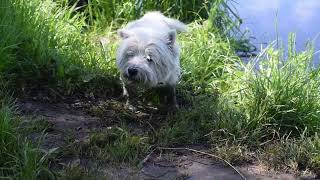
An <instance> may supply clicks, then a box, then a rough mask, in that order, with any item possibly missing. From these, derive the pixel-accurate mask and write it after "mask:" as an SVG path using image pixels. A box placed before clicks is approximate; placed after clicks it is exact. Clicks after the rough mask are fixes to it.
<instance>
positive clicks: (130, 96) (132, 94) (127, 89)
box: [122, 82, 137, 111]
mask: <svg viewBox="0 0 320 180" xmlns="http://www.w3.org/2000/svg"><path fill="white" fill-rule="evenodd" d="M122 88H123V96H124V98H125V100H126V106H127V107H128V108H129V109H130V110H131V111H136V110H137V108H136V107H135V106H134V105H133V104H134V100H135V98H136V97H137V93H136V87H134V86H132V85H129V84H125V83H124V82H123V83H122Z"/></svg>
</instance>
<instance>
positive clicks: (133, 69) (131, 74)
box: [128, 68, 138, 76]
mask: <svg viewBox="0 0 320 180" xmlns="http://www.w3.org/2000/svg"><path fill="white" fill-rule="evenodd" d="M128 74H129V76H135V75H137V74H138V69H136V68H129V69H128Z"/></svg>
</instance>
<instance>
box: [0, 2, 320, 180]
mask: <svg viewBox="0 0 320 180" xmlns="http://www.w3.org/2000/svg"><path fill="white" fill-rule="evenodd" d="M79 2H85V1H79ZM88 2H89V3H88V4H87V3H84V4H83V5H84V6H83V7H77V6H76V5H74V6H73V4H74V3H75V1H67V0H58V1H52V0H45V1H42V0H9V1H4V0H2V1H0V8H1V11H0V34H1V37H2V38H1V39H0V75H1V78H3V79H4V81H1V82H6V83H8V86H7V87H9V88H1V89H0V103H1V107H0V128H1V131H0V150H1V151H0V155H1V159H0V168H1V171H0V177H13V178H15V179H22V177H23V179H35V178H36V177H38V176H42V175H46V176H51V173H50V171H49V170H48V167H47V162H46V161H47V156H48V154H45V155H43V153H40V152H39V149H38V148H34V147H35V146H33V145H31V144H30V141H29V140H27V139H24V138H22V136H21V135H20V134H21V133H22V132H20V131H18V129H17V127H18V126H19V121H18V120H17V117H16V115H14V112H15V108H14V107H15V106H14V103H13V102H14V101H12V99H11V98H9V97H10V96H8V93H5V90H6V89H12V92H10V93H16V95H21V94H23V93H21V92H29V91H39V90H40V91H41V90H44V89H45V90H48V89H49V91H50V92H54V94H57V93H58V94H68V95H70V94H74V93H77V91H83V90H86V91H87V92H91V93H94V94H97V95H99V93H100V94H101V92H103V93H104V94H107V96H112V95H114V94H117V95H118V94H119V92H121V90H120V89H119V86H120V84H119V82H118V80H117V79H118V78H117V77H118V72H117V70H116V68H115V65H114V60H115V49H116V47H117V42H118V41H117V39H116V33H115V29H117V28H118V27H121V26H122V25H123V24H124V23H125V22H128V21H130V20H132V19H135V18H137V17H139V16H141V15H142V14H143V13H144V12H145V11H148V10H153V9H156V10H162V11H163V12H164V13H165V14H167V15H169V16H173V17H177V18H179V19H181V20H183V21H185V22H188V23H189V25H188V28H189V31H188V32H187V33H185V34H181V35H179V42H180V43H181V46H182V53H181V65H182V71H183V76H182V79H181V83H180V85H179V87H178V92H179V95H180V96H182V99H183V100H185V101H187V102H188V103H187V104H182V107H181V109H180V110H179V111H178V112H177V113H175V114H170V115H168V116H166V117H164V118H162V119H163V120H161V121H159V122H156V123H154V124H148V126H151V127H152V128H151V129H152V130H150V131H146V132H143V133H141V132H140V133H137V132H135V131H134V127H135V126H132V127H131V126H129V125H128V124H130V123H132V122H130V123H128V119H130V118H131V117H132V116H133V115H131V114H127V113H126V111H124V110H123V111H122V110H121V109H120V110H119V108H120V107H117V108H114V107H113V108H114V109H118V110H117V111H116V113H118V114H120V115H119V116H117V118H118V119H120V120H122V123H121V125H119V124H117V125H115V126H116V127H106V128H105V129H102V130H101V131H97V132H92V133H91V136H90V137H89V141H88V142H87V143H86V144H81V145H80V146H78V145H79V144H75V145H74V146H73V145H72V146H73V148H74V151H73V152H72V153H73V154H77V156H80V155H83V156H85V157H94V158H96V159H97V160H99V161H100V162H103V163H105V162H112V163H115V162H117V163H124V162H130V163H132V164H137V163H138V162H140V161H141V160H142V158H143V156H144V155H146V153H147V152H148V151H150V148H151V147H157V146H172V147H176V146H188V145H190V144H202V145H204V146H206V147H209V148H210V150H211V151H212V152H214V153H216V154H218V155H220V156H221V157H223V158H224V159H227V160H229V161H231V162H250V161H252V160H259V161H261V162H263V163H266V164H267V165H269V166H270V167H274V168H278V169H283V168H289V169H290V170H306V169H311V170H313V171H315V172H317V171H318V170H319V168H320V158H319V157H320V146H319V138H318V135H317V133H318V131H319V123H320V114H319V108H320V100H319V99H320V94H319V92H320V91H319V87H320V86H319V85H320V84H319V82H320V81H319V69H318V68H316V67H313V66H312V63H311V61H312V58H313V57H312V56H313V51H312V47H311V46H310V47H309V48H308V49H307V50H306V51H305V52H301V53H297V52H296V51H295V48H294V44H295V42H294V36H291V37H292V38H291V39H290V41H289V42H288V43H289V49H288V54H287V55H285V53H284V52H285V50H284V49H281V48H280V49H275V48H273V47H272V46H271V45H270V47H268V48H266V49H265V50H263V51H262V52H261V54H260V55H258V56H257V57H256V58H255V60H254V61H252V62H249V63H248V64H244V63H242V62H241V60H240V58H239V57H238V56H237V55H236V51H239V50H243V51H250V50H251V49H250V47H251V46H250V44H248V42H247V41H246V40H243V39H240V40H239V39H237V38H235V34H236V33H239V31H238V30H237V28H238V25H239V19H238V17H236V15H235V14H233V12H232V11H231V10H230V9H228V8H227V3H226V1H224V0H212V1H178V4H176V3H177V2H176V1H172V0H165V1H159V2H158V1H148V2H146V1H133V0H123V1H102V0H92V1H88ZM79 8H80V10H79ZM102 37H103V38H102ZM108 108H110V107H109V106H108ZM98 110H99V109H98ZM108 110H109V109H108ZM95 112H96V114H99V115H98V116H104V115H105V113H108V112H109V111H104V110H103V109H102V110H99V111H95ZM134 116H135V120H137V119H139V118H140V117H138V115H134ZM161 117H162V116H161ZM37 122H39V121H37ZM135 123H136V124H138V122H135ZM139 123H140V124H141V123H146V122H141V121H140V122H139ZM148 123H149V121H148ZM123 124H124V125H123ZM108 125H109V124H108ZM36 126H45V127H46V126H47V124H45V123H39V124H38V125H36ZM153 126H154V127H153ZM30 129H36V130H39V129H38V128H37V127H34V126H29V129H28V128H25V130H30ZM40 129H42V128H40ZM88 172H89V171H86V170H82V169H78V168H76V167H70V168H67V169H65V174H62V175H61V178H62V179H63V178H65V179H68V178H79V177H82V176H84V175H85V176H88V178H89V177H91V176H90V175H88V174H89V173H88ZM59 177H60V176H59Z"/></svg>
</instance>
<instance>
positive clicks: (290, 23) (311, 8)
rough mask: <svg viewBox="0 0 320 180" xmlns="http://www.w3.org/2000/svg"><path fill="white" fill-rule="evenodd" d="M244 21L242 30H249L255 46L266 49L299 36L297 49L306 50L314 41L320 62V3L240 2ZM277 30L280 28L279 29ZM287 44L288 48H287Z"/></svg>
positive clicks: (317, 0)
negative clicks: (309, 43) (309, 41)
mask: <svg viewBox="0 0 320 180" xmlns="http://www.w3.org/2000/svg"><path fill="white" fill-rule="evenodd" d="M235 2H236V3H234V4H233V6H235V7H236V9H237V11H238V13H239V15H240V17H241V18H242V20H243V24H242V30H245V29H248V30H249V32H250V35H251V36H254V37H255V38H256V39H252V42H253V44H254V45H256V46H257V47H258V49H259V48H260V47H261V44H264V45H263V47H265V46H266V44H267V43H270V42H272V41H274V40H276V39H277V35H278V37H279V38H280V39H281V40H282V41H283V42H285V43H286V42H287V41H288V34H289V33H290V32H294V33H296V42H297V43H296V48H297V50H298V51H302V50H305V48H306V43H307V42H308V40H313V41H314V47H315V57H314V58H315V60H316V61H317V62H318V63H319V60H320V52H318V53H317V51H319V50H320V37H319V38H316V37H317V36H318V35H319V36H320V0H240V1H235ZM276 27H277V28H276ZM285 43H284V44H285Z"/></svg>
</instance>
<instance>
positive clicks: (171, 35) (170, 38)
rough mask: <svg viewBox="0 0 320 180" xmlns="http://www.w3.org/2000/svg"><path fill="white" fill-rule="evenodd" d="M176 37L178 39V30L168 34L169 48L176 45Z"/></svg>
mask: <svg viewBox="0 0 320 180" xmlns="http://www.w3.org/2000/svg"><path fill="white" fill-rule="evenodd" d="M176 37H177V32H176V30H171V31H169V32H168V35H167V44H168V45H169V46H172V45H174V43H175V42H176Z"/></svg>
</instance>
